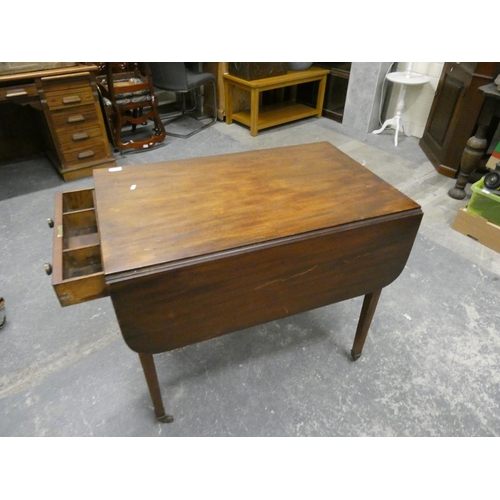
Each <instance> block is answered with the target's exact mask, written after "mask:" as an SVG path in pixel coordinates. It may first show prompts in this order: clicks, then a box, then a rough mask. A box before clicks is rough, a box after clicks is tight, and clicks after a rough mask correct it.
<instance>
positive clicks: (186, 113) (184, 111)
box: [160, 82, 217, 139]
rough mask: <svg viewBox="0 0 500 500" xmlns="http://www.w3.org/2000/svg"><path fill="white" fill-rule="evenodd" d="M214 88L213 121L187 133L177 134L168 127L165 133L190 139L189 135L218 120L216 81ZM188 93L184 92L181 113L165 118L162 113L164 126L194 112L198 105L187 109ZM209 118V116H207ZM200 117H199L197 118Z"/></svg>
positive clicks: (161, 117) (213, 83) (213, 84)
mask: <svg viewBox="0 0 500 500" xmlns="http://www.w3.org/2000/svg"><path fill="white" fill-rule="evenodd" d="M211 83H212V86H213V89H214V96H215V102H214V116H213V117H212V121H210V122H209V123H207V124H205V125H203V126H202V127H199V128H196V129H195V130H192V131H191V132H189V133H187V134H176V133H174V132H168V130H167V129H165V134H166V135H167V136H169V137H178V138H180V139H189V137H192V136H193V135H195V134H197V133H198V132H201V131H202V130H205V129H206V128H208V127H211V126H212V125H213V124H214V123H215V122H216V121H217V97H216V96H217V89H216V86H215V82H211ZM186 93H187V92H182V93H181V94H182V110H181V112H180V113H179V114H177V115H175V114H174V116H173V117H172V118H171V119H168V118H167V119H165V117H164V116H162V115H160V119H161V121H162V123H163V125H164V126H168V125H169V124H171V123H174V122H175V121H177V120H179V119H181V118H183V117H184V116H187V115H188V114H189V113H191V112H193V111H194V110H195V109H196V105H195V106H194V107H193V108H192V109H189V110H186ZM207 118H208V117H207ZM197 119H199V118H197Z"/></svg>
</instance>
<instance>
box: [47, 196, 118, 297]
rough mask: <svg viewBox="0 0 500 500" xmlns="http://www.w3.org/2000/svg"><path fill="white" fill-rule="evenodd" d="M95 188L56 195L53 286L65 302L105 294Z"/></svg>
mask: <svg viewBox="0 0 500 500" xmlns="http://www.w3.org/2000/svg"><path fill="white" fill-rule="evenodd" d="M100 243H101V242H100V237H99V228H98V224H97V216H96V211H95V203H94V190H93V189H84V190H79V191H68V192H65V193H58V194H57V195H56V199H55V217H54V244H53V245H54V248H53V269H52V286H53V287H54V290H55V292H56V294H57V297H58V298H59V302H60V303H61V305H62V306H69V305H73V304H79V303H81V302H86V301H88V300H93V299H97V298H100V297H106V296H107V295H108V288H107V285H106V282H105V280H104V272H103V268H102V257H101V246H100Z"/></svg>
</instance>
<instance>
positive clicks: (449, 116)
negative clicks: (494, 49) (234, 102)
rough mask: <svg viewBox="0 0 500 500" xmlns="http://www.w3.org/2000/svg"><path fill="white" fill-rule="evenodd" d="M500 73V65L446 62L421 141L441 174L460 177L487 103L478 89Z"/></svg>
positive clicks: (421, 144)
mask: <svg viewBox="0 0 500 500" xmlns="http://www.w3.org/2000/svg"><path fill="white" fill-rule="evenodd" d="M499 71H500V65H499V63H445V65H444V67H443V72H442V74H441V78H440V80H439V84H438V88H437V90H436V94H435V96H434V101H433V104H432V107H431V111H430V113H429V118H428V120H427V124H426V127H425V131H424V134H423V136H422V139H421V140H420V146H421V147H422V149H423V150H424V152H425V153H426V155H427V157H428V158H429V160H430V161H431V162H432V164H433V165H434V167H435V168H436V170H437V171H438V172H439V173H441V174H443V175H446V176H448V177H455V176H456V175H457V173H458V170H459V168H460V160H461V157H462V152H463V150H464V148H465V146H466V143H467V140H468V139H469V138H470V137H471V136H472V135H473V133H474V127H475V125H476V122H477V119H478V117H479V113H480V112H481V107H482V105H483V102H484V97H483V94H482V93H481V92H480V91H479V90H478V89H479V87H481V86H482V85H486V84H488V83H490V82H491V81H493V80H494V79H495V77H496V76H497V75H498V72H499Z"/></svg>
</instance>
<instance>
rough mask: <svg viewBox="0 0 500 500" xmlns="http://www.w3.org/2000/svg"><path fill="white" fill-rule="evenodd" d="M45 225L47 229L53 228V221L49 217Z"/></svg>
mask: <svg viewBox="0 0 500 500" xmlns="http://www.w3.org/2000/svg"><path fill="white" fill-rule="evenodd" d="M47 224H48V225H49V227H54V221H53V219H51V218H50V217H49V218H48V219H47Z"/></svg>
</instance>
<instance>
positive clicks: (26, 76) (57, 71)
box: [0, 63, 98, 85]
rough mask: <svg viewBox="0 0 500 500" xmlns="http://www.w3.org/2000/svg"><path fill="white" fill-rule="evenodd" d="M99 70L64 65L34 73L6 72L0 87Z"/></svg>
mask: <svg viewBox="0 0 500 500" xmlns="http://www.w3.org/2000/svg"><path fill="white" fill-rule="evenodd" d="M97 69H98V68H97V66H95V65H93V64H80V63H75V64H74V65H71V66H65V65H63V66H61V67H55V68H48V69H40V70H34V71H20V72H16V73H12V72H4V73H0V85H7V84H9V83H14V84H16V83H17V82H18V81H25V80H29V81H31V80H34V79H35V78H47V77H53V76H62V75H69V74H73V73H80V72H85V71H89V72H94V71H97Z"/></svg>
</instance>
